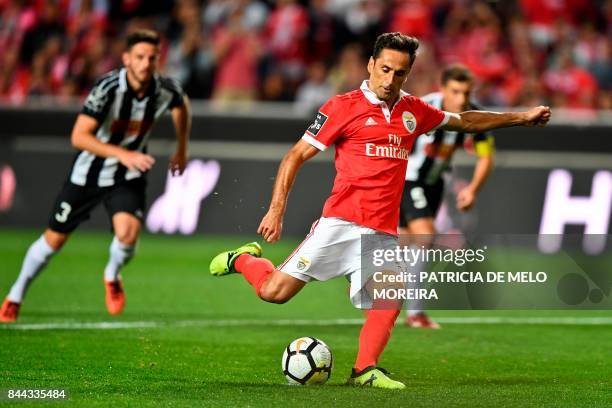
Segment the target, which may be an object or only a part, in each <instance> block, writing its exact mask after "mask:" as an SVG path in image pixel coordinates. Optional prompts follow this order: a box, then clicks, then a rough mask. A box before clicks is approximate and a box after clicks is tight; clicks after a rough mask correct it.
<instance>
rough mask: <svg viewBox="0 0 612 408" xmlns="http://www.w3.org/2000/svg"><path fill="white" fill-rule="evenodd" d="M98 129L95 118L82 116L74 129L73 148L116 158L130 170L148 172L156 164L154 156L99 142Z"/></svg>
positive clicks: (78, 118) (99, 155)
mask: <svg viewBox="0 0 612 408" xmlns="http://www.w3.org/2000/svg"><path fill="white" fill-rule="evenodd" d="M98 127H99V124H98V121H97V120H96V119H95V118H93V117H91V116H89V115H85V114H80V115H79V116H78V117H77V120H76V122H75V124H74V128H73V129H72V135H71V137H70V140H71V142H72V146H74V147H75V148H77V149H79V150H87V151H88V152H91V153H93V154H95V155H96V156H98V157H116V158H117V159H119V161H120V162H121V164H123V165H124V166H125V167H127V168H128V169H130V170H140V171H148V170H150V169H151V167H153V164H154V163H155V159H154V158H153V156H150V155H148V154H143V153H140V152H136V151H130V150H127V149H124V148H122V147H120V146H117V145H112V144H108V143H104V142H101V141H100V140H98V139H97V138H96V136H95V133H96V131H97V130H98Z"/></svg>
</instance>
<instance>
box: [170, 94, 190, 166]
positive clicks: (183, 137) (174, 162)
mask: <svg viewBox="0 0 612 408" xmlns="http://www.w3.org/2000/svg"><path fill="white" fill-rule="evenodd" d="M171 114H172V123H173V124H174V130H175V131H176V152H175V153H174V154H173V155H172V157H171V158H170V164H169V165H168V169H169V170H170V173H171V174H172V175H173V176H178V175H181V174H183V171H185V167H186V166H187V144H188V142H189V135H190V134H191V104H190V103H189V98H187V96H183V104H182V105H180V106H177V107H175V108H173V109H172V111H171Z"/></svg>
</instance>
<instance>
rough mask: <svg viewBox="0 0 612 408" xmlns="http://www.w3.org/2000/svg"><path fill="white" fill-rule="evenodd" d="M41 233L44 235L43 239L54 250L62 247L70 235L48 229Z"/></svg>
mask: <svg viewBox="0 0 612 408" xmlns="http://www.w3.org/2000/svg"><path fill="white" fill-rule="evenodd" d="M43 235H44V237H45V241H47V244H48V245H49V246H50V247H51V248H53V249H54V250H55V251H59V250H60V249H62V247H63V246H64V244H65V243H66V241H68V238H69V237H70V235H69V234H64V233H63V232H57V231H53V230H50V229H47V230H45V232H44V234H43Z"/></svg>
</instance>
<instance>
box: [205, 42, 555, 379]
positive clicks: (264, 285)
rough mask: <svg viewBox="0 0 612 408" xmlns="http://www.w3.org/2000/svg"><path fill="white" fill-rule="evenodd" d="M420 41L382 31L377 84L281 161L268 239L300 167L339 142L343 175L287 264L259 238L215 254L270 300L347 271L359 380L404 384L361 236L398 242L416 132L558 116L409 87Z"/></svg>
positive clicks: (335, 105) (340, 101) (219, 271)
mask: <svg viewBox="0 0 612 408" xmlns="http://www.w3.org/2000/svg"><path fill="white" fill-rule="evenodd" d="M418 46H419V42H418V40H417V39H415V38H413V37H409V36H406V35H403V34H401V33H385V34H382V35H380V36H379V37H378V38H377V40H376V43H375V45H374V52H373V53H372V56H371V57H370V60H369V62H368V72H369V74H370V77H369V80H367V81H364V82H363V84H362V85H361V87H360V89H357V90H354V91H352V92H349V93H346V94H344V95H338V96H335V97H333V98H331V99H330V100H329V101H328V102H327V103H325V104H324V105H323V106H322V107H321V109H320V111H319V113H318V114H317V116H316V118H315V120H314V122H313V123H312V125H310V127H309V128H308V129H307V130H306V132H305V134H304V135H303V136H302V138H301V140H299V141H298V142H297V143H296V144H295V146H294V147H293V148H292V149H291V150H290V151H289V152H288V153H287V154H286V155H285V157H284V158H283V160H282V162H281V164H280V168H279V170H278V174H277V177H276V181H275V184H274V190H273V193H272V200H271V203H270V208H269V210H268V212H267V214H266V215H265V216H264V218H263V220H262V221H261V224H260V226H259V228H258V231H257V232H258V233H259V234H261V235H262V236H263V238H264V239H265V240H266V241H267V242H274V241H277V240H278V239H279V238H280V236H281V231H282V222H283V215H284V213H285V207H286V203H287V197H288V195H289V191H290V189H291V186H292V185H293V182H294V180H295V177H296V174H297V171H298V169H299V167H300V166H301V165H302V164H303V163H304V162H305V161H306V160H308V159H310V158H312V157H313V156H314V155H315V154H317V153H318V152H319V151H321V150H325V149H326V148H327V147H329V146H330V145H332V144H334V145H335V148H336V160H335V165H336V173H337V174H336V178H335V181H334V187H333V189H332V192H331V196H330V197H329V198H328V200H327V202H326V203H325V206H324V208H323V215H322V217H321V218H320V219H319V220H318V221H316V222H315V223H314V224H313V226H312V229H311V231H310V233H309V234H308V235H307V237H306V239H305V240H304V241H303V242H302V244H300V245H299V246H298V248H297V249H296V250H295V251H294V252H293V253H292V254H291V255H290V256H289V257H288V258H287V260H286V261H285V262H284V263H283V264H281V265H280V266H279V267H278V268H275V267H274V265H273V264H272V263H271V262H270V261H269V260H267V259H265V258H261V247H260V246H259V245H258V244H257V243H255V242H254V243H250V244H246V245H244V246H242V247H240V248H238V249H236V250H233V251H227V252H223V253H221V254H219V255H217V256H216V257H215V258H214V259H213V260H212V262H211V265H210V271H211V274H213V275H216V276H221V275H226V274H229V273H234V272H237V273H240V274H242V276H244V278H245V279H246V280H247V281H248V282H249V283H250V284H251V285H252V286H253V287H254V288H255V292H256V294H257V296H259V297H260V298H261V299H262V300H264V301H266V302H271V303H285V302H287V301H288V300H289V299H291V298H292V297H293V296H295V295H296V294H297V293H298V292H299V291H300V290H301V289H302V288H303V287H304V285H305V284H306V283H307V282H310V281H312V280H328V279H331V278H335V277H340V276H346V277H348V278H349V280H350V282H351V288H350V298H351V301H352V302H353V305H355V306H356V307H359V308H362V307H363V308H367V309H368V310H366V320H365V323H364V325H363V328H362V330H361V333H360V335H359V351H358V353H357V359H356V362H355V365H354V367H353V372H352V374H351V376H350V378H349V381H348V383H349V384H352V385H356V386H372V387H377V388H389V389H401V388H405V385H404V384H403V383H401V382H399V381H394V380H392V379H391V378H389V376H388V372H387V371H385V370H384V369H382V368H380V367H378V366H377V364H378V359H379V356H380V355H381V353H382V352H383V350H384V348H385V346H386V344H387V342H388V340H389V338H390V336H391V331H392V329H393V326H394V324H395V320H396V318H397V316H398V314H399V312H400V307H401V305H399V306H398V307H392V308H389V307H388V305H386V306H387V307H376V306H377V305H376V304H374V305H373V307H369V306H368V305H362V302H361V299H362V296H361V295H362V291H366V290H368V288H367V287H366V284H367V283H368V282H362V280H364V279H362V276H361V256H362V255H363V254H362V253H361V237H362V235H371V236H373V237H374V238H376V239H378V240H379V241H380V242H381V245H382V246H384V247H385V248H386V247H393V246H397V245H398V244H397V235H396V234H397V220H398V218H399V207H400V200H401V197H402V190H403V187H404V176H405V174H406V163H407V159H408V156H409V152H410V149H411V147H412V144H413V143H414V140H415V139H416V137H417V136H418V135H420V134H423V133H427V132H430V131H431V130H433V129H436V128H442V129H447V130H456V131H462V132H469V133H476V132H484V131H486V130H489V129H495V128H500V127H507V126H519V125H523V126H544V125H545V124H546V123H547V122H548V121H549V119H550V116H551V112H550V108H548V107H544V106H539V107H536V108H533V109H530V110H529V111H527V112H507V113H496V112H484V111H467V112H462V113H459V114H456V113H449V112H444V111H442V110H439V109H436V108H434V107H432V106H430V105H428V104H426V103H425V102H423V101H421V100H420V99H418V98H416V97H414V96H411V95H409V94H407V93H405V92H403V91H401V88H402V85H403V84H404V82H405V81H406V78H407V76H408V74H409V73H410V69H411V67H412V64H413V63H414V60H415V58H416V50H417V48H418Z"/></svg>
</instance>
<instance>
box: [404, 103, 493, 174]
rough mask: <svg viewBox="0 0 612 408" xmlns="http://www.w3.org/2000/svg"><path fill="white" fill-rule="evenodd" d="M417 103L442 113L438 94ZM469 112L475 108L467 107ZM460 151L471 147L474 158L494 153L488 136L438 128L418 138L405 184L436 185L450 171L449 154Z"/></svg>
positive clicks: (450, 156) (491, 141) (411, 155)
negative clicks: (422, 103)
mask: <svg viewBox="0 0 612 408" xmlns="http://www.w3.org/2000/svg"><path fill="white" fill-rule="evenodd" d="M421 99H422V100H423V101H425V102H426V103H428V104H429V105H432V106H433V107H435V108H438V109H442V94H441V93H440V92H434V93H431V94H428V95H425V96H424V97H422V98H421ZM469 109H471V110H478V109H479V108H478V107H477V106H476V105H474V104H470V106H469ZM461 147H465V148H468V149H470V148H471V147H473V148H474V150H475V152H476V154H477V155H478V156H487V155H490V154H491V153H492V151H493V149H494V148H493V137H492V136H491V134H490V133H488V132H486V133H478V134H475V135H472V134H465V133H463V132H455V131H451V130H443V129H439V128H438V129H435V130H433V131H431V132H429V133H424V134H422V135H419V137H418V138H417V140H416V141H415V142H414V145H413V148H412V152H411V153H410V157H409V158H408V167H407V168H406V180H410V181H419V182H421V183H424V184H430V185H431V184H436V183H437V182H438V181H440V180H441V178H442V176H443V175H444V173H445V172H446V171H448V170H449V169H450V167H451V161H452V158H453V154H454V153H455V151H456V150H457V148H461Z"/></svg>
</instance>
